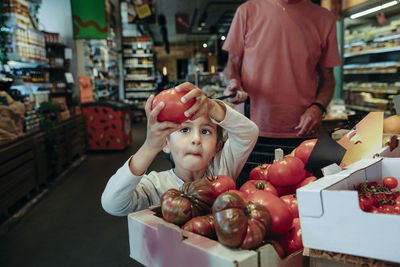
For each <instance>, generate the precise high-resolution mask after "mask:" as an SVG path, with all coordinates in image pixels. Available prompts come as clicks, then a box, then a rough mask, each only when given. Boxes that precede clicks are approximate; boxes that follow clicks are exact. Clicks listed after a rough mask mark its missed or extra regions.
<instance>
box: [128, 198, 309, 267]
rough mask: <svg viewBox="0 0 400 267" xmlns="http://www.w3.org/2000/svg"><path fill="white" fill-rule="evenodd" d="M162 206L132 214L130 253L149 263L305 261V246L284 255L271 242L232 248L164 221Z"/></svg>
mask: <svg viewBox="0 0 400 267" xmlns="http://www.w3.org/2000/svg"><path fill="white" fill-rule="evenodd" d="M159 210H160V209H159V206H158V207H153V208H152V209H147V210H143V211H138V212H134V213H131V214H130V215H128V229H129V246H130V256H131V258H133V259H134V260H136V261H138V262H140V263H142V264H144V265H146V266H191V267H204V266H210V267H211V266H215V267H226V266H232V267H234V266H235V267H240V266H243V267H257V266H277V267H283V266H301V265H302V260H303V255H302V251H301V250H300V251H298V252H296V253H293V254H291V255H289V256H288V257H286V258H284V259H281V258H280V257H279V256H278V254H277V253H276V251H275V249H274V247H273V246H272V245H270V244H267V245H264V246H262V247H260V248H258V249H257V250H241V249H230V248H228V247H226V246H224V245H222V244H220V243H219V242H217V241H215V240H211V239H209V238H206V237H204V236H200V235H197V234H194V233H191V232H187V231H184V230H181V229H180V228H179V227H178V226H176V225H174V224H171V223H168V222H166V221H164V220H163V219H162V218H160V215H159ZM157 215H158V216H157Z"/></svg>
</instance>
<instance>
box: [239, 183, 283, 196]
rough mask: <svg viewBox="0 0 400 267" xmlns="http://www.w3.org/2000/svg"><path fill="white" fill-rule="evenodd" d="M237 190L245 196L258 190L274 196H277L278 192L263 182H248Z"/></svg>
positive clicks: (269, 184)
mask: <svg viewBox="0 0 400 267" xmlns="http://www.w3.org/2000/svg"><path fill="white" fill-rule="evenodd" d="M239 190H240V191H242V192H244V193H246V194H247V195H250V194H252V193H253V192H255V191H258V190H261V191H267V192H270V193H271V194H274V195H275V196H277V195H278V191H276V189H275V187H274V186H273V185H272V184H271V183H270V182H267V181H264V180H248V181H247V182H245V183H244V184H243V185H242V186H241V187H240V189H239Z"/></svg>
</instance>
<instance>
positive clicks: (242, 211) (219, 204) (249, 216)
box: [212, 192, 271, 249]
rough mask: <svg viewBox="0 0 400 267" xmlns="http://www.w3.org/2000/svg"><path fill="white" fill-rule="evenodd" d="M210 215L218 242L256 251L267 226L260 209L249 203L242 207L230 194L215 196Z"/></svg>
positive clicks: (265, 212)
mask: <svg viewBox="0 0 400 267" xmlns="http://www.w3.org/2000/svg"><path fill="white" fill-rule="evenodd" d="M212 212H213V215H214V217H215V220H214V223H215V231H216V233H217V237H218V241H219V242H220V243H221V244H223V245H225V246H228V247H233V248H236V247H241V248H242V249H253V248H256V247H258V246H259V245H260V244H261V243H262V242H263V240H264V238H265V235H266V234H267V233H268V232H269V228H270V225H271V217H270V214H269V212H268V210H267V209H266V208H265V207H264V206H262V205H260V204H257V203H252V202H249V203H247V204H246V203H245V202H244V201H243V200H242V198H241V197H240V196H238V195H236V194H235V193H232V192H225V193H222V194H221V195H219V197H218V198H217V199H216V200H215V202H214V205H213V207H212Z"/></svg>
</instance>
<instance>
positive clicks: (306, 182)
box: [296, 176, 317, 189]
mask: <svg viewBox="0 0 400 267" xmlns="http://www.w3.org/2000/svg"><path fill="white" fill-rule="evenodd" d="M316 180H317V177H315V176H309V177H307V178H305V179H304V180H303V181H301V182H300V183H299V184H298V185H297V186H296V189H297V188H300V187H303V186H305V185H308V184H311V183H312V182H314V181H316Z"/></svg>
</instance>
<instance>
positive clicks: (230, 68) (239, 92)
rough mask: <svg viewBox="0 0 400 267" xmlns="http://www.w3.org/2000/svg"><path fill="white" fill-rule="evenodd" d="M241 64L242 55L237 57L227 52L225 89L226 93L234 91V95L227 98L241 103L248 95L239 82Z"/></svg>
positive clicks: (235, 102)
mask: <svg viewBox="0 0 400 267" xmlns="http://www.w3.org/2000/svg"><path fill="white" fill-rule="evenodd" d="M241 66H242V57H239V56H237V55H235V54H233V53H229V58H228V63H227V64H226V66H225V69H224V75H225V79H226V82H227V84H228V85H227V87H226V90H225V92H224V93H225V94H226V95H232V94H235V93H236V96H235V97H232V98H230V99H229V101H230V102H232V103H234V104H238V103H242V102H244V101H246V99H247V97H248V95H247V93H246V92H244V90H243V87H242V82H241V73H240V69H241Z"/></svg>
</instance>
